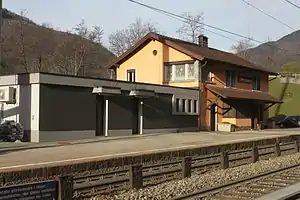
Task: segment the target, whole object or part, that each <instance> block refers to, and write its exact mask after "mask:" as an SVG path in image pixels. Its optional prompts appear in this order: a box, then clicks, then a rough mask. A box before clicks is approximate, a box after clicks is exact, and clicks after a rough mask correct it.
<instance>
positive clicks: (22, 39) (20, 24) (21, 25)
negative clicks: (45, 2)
mask: <svg viewBox="0 0 300 200" xmlns="http://www.w3.org/2000/svg"><path fill="white" fill-rule="evenodd" d="M20 15H21V16H22V17H24V18H25V17H26V15H27V11H26V10H21V12H20ZM24 23H25V22H24V21H23V20H18V28H19V33H20V40H19V45H20V48H21V52H20V53H21V60H22V61H21V63H22V65H23V67H24V70H25V72H29V71H30V68H29V66H28V61H27V54H26V50H25V46H26V44H25V31H24Z"/></svg>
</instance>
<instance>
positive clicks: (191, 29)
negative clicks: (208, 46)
mask: <svg viewBox="0 0 300 200" xmlns="http://www.w3.org/2000/svg"><path fill="white" fill-rule="evenodd" d="M203 15H204V14H203V12H197V13H196V14H193V13H190V12H185V13H183V16H184V18H185V21H184V23H183V25H182V26H181V27H180V28H179V29H178V30H177V33H178V34H179V36H180V37H181V38H182V39H183V40H187V41H191V42H193V43H197V42H198V36H199V35H200V34H202V33H203V24H202V22H203V20H204V17H203Z"/></svg>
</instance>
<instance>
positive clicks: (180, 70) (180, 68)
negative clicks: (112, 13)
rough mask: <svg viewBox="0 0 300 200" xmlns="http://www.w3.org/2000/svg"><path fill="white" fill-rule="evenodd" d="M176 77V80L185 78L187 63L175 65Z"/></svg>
mask: <svg viewBox="0 0 300 200" xmlns="http://www.w3.org/2000/svg"><path fill="white" fill-rule="evenodd" d="M175 79H176V80H184V79H185V65H175Z"/></svg>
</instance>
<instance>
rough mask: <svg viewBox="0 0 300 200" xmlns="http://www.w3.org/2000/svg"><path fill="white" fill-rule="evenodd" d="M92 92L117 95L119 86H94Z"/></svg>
mask: <svg viewBox="0 0 300 200" xmlns="http://www.w3.org/2000/svg"><path fill="white" fill-rule="evenodd" d="M92 93H93V94H99V95H119V94H121V88H118V87H108V86H100V87H94V88H93V91H92Z"/></svg>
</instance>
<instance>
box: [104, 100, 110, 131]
mask: <svg viewBox="0 0 300 200" xmlns="http://www.w3.org/2000/svg"><path fill="white" fill-rule="evenodd" d="M108 106H109V100H108V99H105V103H104V108H105V111H104V136H105V137H107V136H108V120H109V119H108V117H109V116H108V112H109V111H108Z"/></svg>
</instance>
